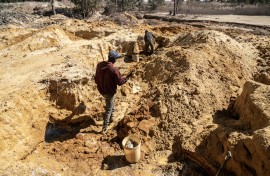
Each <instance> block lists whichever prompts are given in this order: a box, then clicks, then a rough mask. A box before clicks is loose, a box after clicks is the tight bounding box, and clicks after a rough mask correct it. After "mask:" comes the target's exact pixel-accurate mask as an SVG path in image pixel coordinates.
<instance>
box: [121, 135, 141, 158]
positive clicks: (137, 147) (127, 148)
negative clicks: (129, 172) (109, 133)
mask: <svg viewBox="0 0 270 176" xmlns="http://www.w3.org/2000/svg"><path fill="white" fill-rule="evenodd" d="M122 146H123V148H124V152H125V157H126V160H127V161H128V162H130V163H136V162H138V161H139V160H140V159H141V140H140V139H139V138H137V137H136V136H133V135H130V136H127V137H125V138H124V139H123V141H122Z"/></svg>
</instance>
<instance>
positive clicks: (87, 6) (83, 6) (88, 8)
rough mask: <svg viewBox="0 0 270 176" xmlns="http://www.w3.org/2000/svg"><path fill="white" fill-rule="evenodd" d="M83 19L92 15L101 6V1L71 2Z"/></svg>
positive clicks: (80, 0)
mask: <svg viewBox="0 0 270 176" xmlns="http://www.w3.org/2000/svg"><path fill="white" fill-rule="evenodd" d="M71 2H73V3H74V4H75V5H76V7H77V9H78V10H79V11H81V12H82V15H83V16H84V17H88V16H91V15H93V14H94V13H95V12H96V11H97V10H98V9H99V8H100V7H101V5H102V4H103V1H102V0H71Z"/></svg>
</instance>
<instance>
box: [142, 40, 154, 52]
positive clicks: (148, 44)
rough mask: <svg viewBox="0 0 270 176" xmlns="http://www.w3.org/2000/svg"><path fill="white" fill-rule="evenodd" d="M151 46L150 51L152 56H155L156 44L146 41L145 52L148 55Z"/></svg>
mask: <svg viewBox="0 0 270 176" xmlns="http://www.w3.org/2000/svg"><path fill="white" fill-rule="evenodd" d="M149 46H150V49H151V52H150V54H153V53H154V43H153V41H145V46H144V51H145V53H146V54H148V50H149Z"/></svg>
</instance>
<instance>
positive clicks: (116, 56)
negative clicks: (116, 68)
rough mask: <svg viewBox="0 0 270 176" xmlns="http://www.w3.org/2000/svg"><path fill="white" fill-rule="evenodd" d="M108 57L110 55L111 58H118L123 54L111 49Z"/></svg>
mask: <svg viewBox="0 0 270 176" xmlns="http://www.w3.org/2000/svg"><path fill="white" fill-rule="evenodd" d="M108 57H109V58H114V59H117V58H119V57H121V54H119V53H117V52H116V51H114V50H111V51H110V52H109V55H108Z"/></svg>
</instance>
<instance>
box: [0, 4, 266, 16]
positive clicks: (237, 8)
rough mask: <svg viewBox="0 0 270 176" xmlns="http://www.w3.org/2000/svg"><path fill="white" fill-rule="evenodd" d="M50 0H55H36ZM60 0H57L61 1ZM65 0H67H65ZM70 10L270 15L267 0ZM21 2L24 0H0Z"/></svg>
mask: <svg viewBox="0 0 270 176" xmlns="http://www.w3.org/2000/svg"><path fill="white" fill-rule="evenodd" d="M37 1H39V2H50V3H51V4H52V7H53V4H54V3H52V2H53V1H56V0H37ZM63 1H64V0H62V1H61V2H63ZM65 1H67V0H65ZM70 1H71V2H72V3H74V5H75V9H74V12H77V13H80V14H82V16H83V17H89V16H91V15H93V14H95V12H97V11H99V12H102V13H103V14H105V15H110V14H112V13H114V12H124V11H147V12H166V13H168V14H171V15H177V14H184V15H187V14H193V15H194V14H212V15H213V14H215V15H222V14H235V15H270V0H171V1H165V0H148V2H145V1H143V0H70ZM12 2H25V0H0V3H12Z"/></svg>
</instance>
